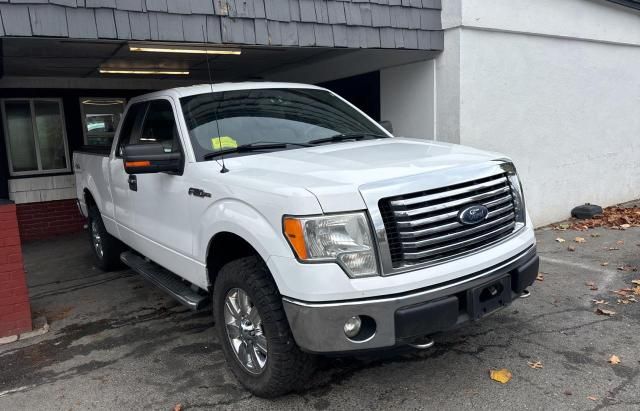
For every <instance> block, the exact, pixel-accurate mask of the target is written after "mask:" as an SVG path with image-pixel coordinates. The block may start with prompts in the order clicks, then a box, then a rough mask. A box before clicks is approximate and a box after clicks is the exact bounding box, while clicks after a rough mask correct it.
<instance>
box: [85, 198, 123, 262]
mask: <svg viewBox="0 0 640 411" xmlns="http://www.w3.org/2000/svg"><path fill="white" fill-rule="evenodd" d="M89 241H90V242H91V249H92V250H93V254H94V255H95V257H96V265H97V266H98V268H100V269H101V270H103V271H112V270H116V269H119V268H123V267H124V264H123V263H122V262H121V261H120V254H121V253H122V252H123V251H125V250H126V246H125V245H124V244H123V243H122V242H121V241H120V240H118V239H117V238H115V237H114V236H112V235H111V234H109V233H108V232H107V229H106V228H105V227H104V223H103V222H102V216H101V215H100V211H99V210H98V209H97V208H95V207H92V208H91V209H89Z"/></svg>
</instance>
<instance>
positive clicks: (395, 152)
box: [226, 137, 505, 212]
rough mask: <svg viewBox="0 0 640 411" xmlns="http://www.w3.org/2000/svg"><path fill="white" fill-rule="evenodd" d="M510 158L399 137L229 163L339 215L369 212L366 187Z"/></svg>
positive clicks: (240, 174)
mask: <svg viewBox="0 0 640 411" xmlns="http://www.w3.org/2000/svg"><path fill="white" fill-rule="evenodd" d="M504 159H505V157H504V156H502V155H500V154H497V153H491V152H486V151H481V150H477V149H474V148H470V147H465V146H460V145H455V144H447V143H437V142H432V141H426V140H420V139H411V138H400V137H395V138H388V139H378V140H367V141H359V142H345V143H336V144H328V145H322V146H318V147H309V148H301V149H292V150H284V151H277V152H273V153H265V154H258V155H248V156H242V157H234V158H229V159H228V160H227V163H226V164H227V166H228V167H229V169H230V170H231V173H230V174H235V175H236V176H237V177H242V179H243V180H245V179H246V178H252V177H253V178H256V179H257V180H261V181H263V182H265V180H268V181H269V182H270V183H271V182H272V183H279V184H283V185H286V186H289V187H292V186H294V187H301V188H305V189H306V190H308V191H310V192H311V193H313V194H314V195H315V196H316V197H317V198H318V201H319V202H320V205H321V207H322V209H323V211H324V212H336V211H346V210H357V209H363V208H365V205H364V202H363V199H362V197H361V195H360V193H359V190H360V189H361V188H362V187H363V186H367V185H376V186H379V185H381V184H382V185H384V184H389V185H391V184H395V183H396V182H397V181H398V180H399V179H400V181H402V180H403V179H405V178H409V177H412V176H416V175H420V174H428V173H429V174H433V173H437V174H439V175H440V174H450V170H452V169H460V168H464V167H468V166H472V165H477V164H480V163H487V162H491V161H495V160H504ZM448 171H449V173H448ZM245 181H246V180H245Z"/></svg>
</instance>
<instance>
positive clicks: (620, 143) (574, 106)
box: [0, 0, 640, 241]
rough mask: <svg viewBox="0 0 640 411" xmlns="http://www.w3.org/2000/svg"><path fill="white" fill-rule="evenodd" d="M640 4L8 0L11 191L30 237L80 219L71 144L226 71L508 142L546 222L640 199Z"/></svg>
mask: <svg viewBox="0 0 640 411" xmlns="http://www.w3.org/2000/svg"><path fill="white" fill-rule="evenodd" d="M638 8H640V2H636V1H632V0H616V1H605V0H562V1H558V0H537V1H535V2H531V1H526V0H444V1H442V2H441V1H440V0H350V1H339V0H0V59H1V64H0V67H1V70H0V111H1V117H0V122H1V127H0V133H1V141H0V198H8V199H10V200H12V201H13V202H15V203H16V209H17V216H18V220H19V227H20V234H21V237H22V240H23V241H24V240H32V239H39V238H47V237H50V236H53V235H58V234H63V233H68V232H72V231H77V230H80V229H82V226H83V224H84V222H83V220H82V218H81V217H80V215H79V214H78V213H77V210H76V208H75V202H74V198H75V188H74V178H73V173H72V168H73V167H72V164H71V159H72V153H73V151H74V150H76V149H78V148H80V147H81V146H85V145H88V146H95V147H100V146H103V145H105V144H108V143H109V142H110V139H111V138H112V137H113V133H114V130H115V128H116V127H117V124H118V121H119V119H120V115H121V114H122V110H123V108H124V106H125V104H126V102H127V100H128V99H130V98H131V97H133V96H136V95H139V94H141V93H144V92H147V91H151V90H157V89H162V88H169V87H174V86H180V85H189V84H196V83H203V82H208V81H209V79H210V78H211V79H212V81H214V82H219V81H242V80H256V79H264V80H282V81H298V82H306V83H314V84H321V85H324V86H327V87H329V88H331V89H333V90H335V91H336V92H338V93H340V94H341V95H343V96H345V97H346V98H348V99H349V100H351V101H353V102H354V103H355V104H356V105H358V106H359V107H361V108H362V109H363V110H364V111H365V112H367V113H368V114H369V115H371V116H372V117H373V118H374V119H377V120H389V121H391V122H392V124H393V127H394V132H395V134H396V135H399V136H408V137H417V138H425V139H433V140H437V141H445V142H453V143H461V144H467V145H471V146H475V147H478V148H482V149H488V150H495V151H499V152H502V153H505V154H507V155H510V156H511V157H513V158H514V160H515V161H516V164H517V165H518V167H519V171H520V173H521V176H522V179H523V182H524V186H525V191H526V193H527V200H528V207H529V209H530V211H531V212H532V216H533V219H534V223H535V224H536V225H538V226H539V225H544V224H548V223H551V222H553V221H556V220H559V219H562V218H565V217H567V216H568V213H569V210H570V209H571V208H572V207H573V206H575V205H577V204H581V203H584V202H592V203H598V204H602V205H609V204H614V203H617V202H621V201H626V200H631V199H634V198H637V197H638V194H639V193H638V190H639V187H640V184H639V183H640V162H638V161H637V157H638V154H639V153H640V139H638V138H637V136H638V135H639V134H640V116H638V115H637V112H638V111H639V110H638V109H640V71H638V70H637V67H638V64H639V63H640V12H639V11H638ZM204 43H206V44H207V45H206V47H205V46H203V44H204ZM189 50H190V51H194V50H195V52H185V51H189ZM203 51H204V52H207V53H210V54H202V53H203ZM213 53H217V54H213ZM207 56H209V58H207Z"/></svg>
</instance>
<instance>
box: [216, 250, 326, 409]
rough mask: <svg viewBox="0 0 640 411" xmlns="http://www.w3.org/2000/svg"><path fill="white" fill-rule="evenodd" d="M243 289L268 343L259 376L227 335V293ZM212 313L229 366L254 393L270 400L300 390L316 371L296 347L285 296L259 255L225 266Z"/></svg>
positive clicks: (312, 361) (313, 364) (308, 358)
mask: <svg viewBox="0 0 640 411" xmlns="http://www.w3.org/2000/svg"><path fill="white" fill-rule="evenodd" d="M234 288H238V289H241V290H243V291H244V292H245V293H246V294H247V295H248V296H249V298H250V300H251V302H252V303H253V305H252V308H257V309H258V313H259V315H260V317H261V319H262V329H263V331H264V336H265V337H266V341H267V348H268V354H267V359H266V364H265V365H264V369H263V371H262V372H261V373H260V374H257V375H256V374H252V373H250V372H249V371H247V370H246V369H245V368H244V366H243V365H242V364H241V363H240V360H239V359H238V357H237V356H236V353H235V351H234V349H233V348H232V345H231V342H230V340H229V337H228V334H227V327H226V322H225V315H224V305H225V299H226V296H227V293H229V291H230V290H233V289H234ZM213 314H214V318H215V323H216V328H217V332H218V338H219V341H220V345H221V346H222V351H223V353H224V356H225V358H226V360H227V364H228V365H229V367H230V368H231V370H232V371H233V374H234V375H235V376H236V378H237V379H238V381H239V382H240V383H241V384H242V385H243V386H244V387H245V388H246V389H247V390H249V391H250V392H251V393H253V394H254V395H257V396H259V397H265V398H271V397H277V396H280V395H283V394H286V393H288V392H290V391H293V390H295V389H298V388H300V386H301V385H302V384H304V383H305V382H306V381H307V380H308V378H309V376H310V375H311V374H312V373H313V371H314V369H315V358H314V356H312V355H310V354H307V353H304V352H303V351H301V350H300V348H299V347H298V346H297V345H296V343H295V341H294V339H293V335H292V334H291V329H290V328H289V322H288V321H287V317H286V315H285V312H284V308H283V307H282V297H281V296H280V293H279V292H278V289H277V287H276V285H275V283H274V281H273V278H272V277H271V274H270V273H269V270H268V268H267V267H266V265H265V264H264V262H263V261H262V259H260V257H258V256H251V257H243V258H240V259H238V260H235V261H231V262H229V263H227V264H226V265H224V266H223V267H222V269H221V270H220V272H219V273H218V276H217V279H216V281H215V285H214V291H213Z"/></svg>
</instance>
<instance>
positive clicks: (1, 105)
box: [0, 97, 71, 177]
mask: <svg viewBox="0 0 640 411" xmlns="http://www.w3.org/2000/svg"><path fill="white" fill-rule="evenodd" d="M7 101H26V102H28V103H29V110H30V113H31V127H32V129H33V139H34V140H35V141H34V147H35V149H36V164H37V165H38V169H37V170H29V171H14V170H13V161H12V158H11V143H10V142H9V140H10V137H9V124H8V122H7V113H6V109H5V104H6V102H7ZM36 101H50V102H56V103H58V107H59V108H60V120H61V123H62V124H61V126H62V143H63V145H64V155H65V164H66V167H65V168H56V169H52V170H43V169H42V159H41V158H40V139H39V136H38V127H37V123H36V116H35V102H36ZM0 111H1V112H2V125H3V129H4V130H3V131H4V143H5V147H6V150H7V161H8V163H9V176H11V177H19V176H33V175H46V174H60V173H68V172H71V158H70V156H69V142H68V140H67V124H66V122H65V115H64V104H63V103H62V99H61V98H46V97H43V98H40V97H27V98H20V97H12V98H3V99H0Z"/></svg>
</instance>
